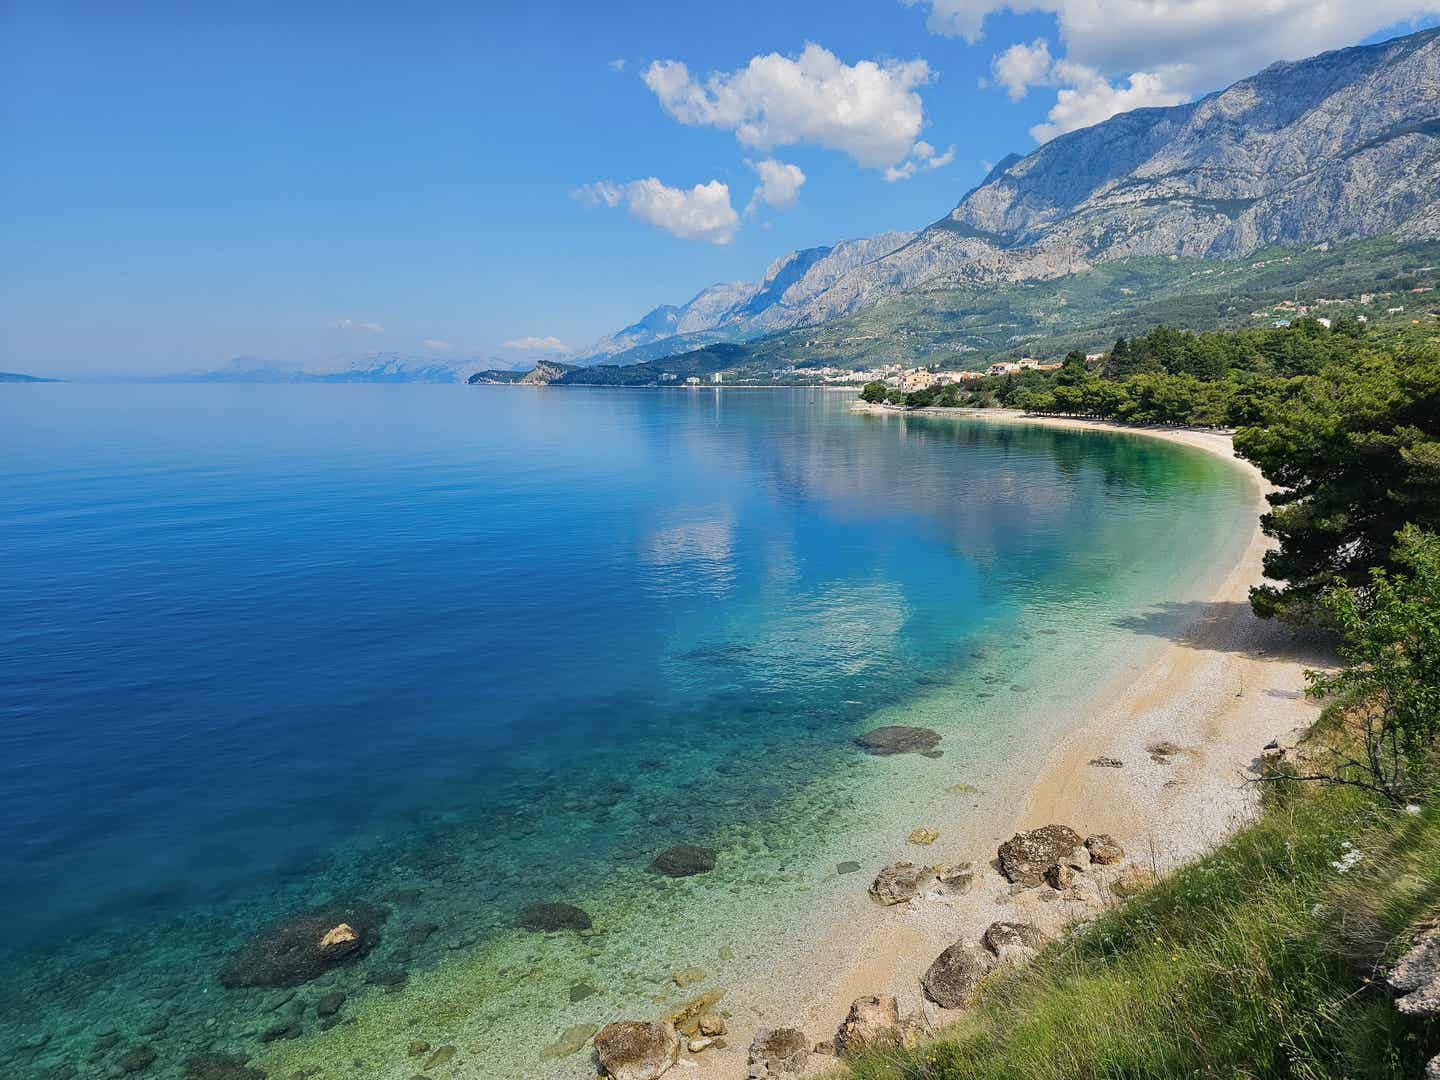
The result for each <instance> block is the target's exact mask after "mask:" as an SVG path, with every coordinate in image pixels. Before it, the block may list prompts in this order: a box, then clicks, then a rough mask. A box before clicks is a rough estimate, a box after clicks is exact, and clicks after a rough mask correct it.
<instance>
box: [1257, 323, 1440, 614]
mask: <svg viewBox="0 0 1440 1080" xmlns="http://www.w3.org/2000/svg"><path fill="white" fill-rule="evenodd" d="M1235 448H1236V450H1237V451H1238V452H1239V453H1240V454H1241V455H1242V456H1243V457H1245V458H1247V459H1248V460H1250V461H1252V462H1254V463H1255V464H1256V465H1258V466H1259V467H1260V470H1261V471H1262V472H1263V473H1264V475H1265V478H1266V479H1267V480H1269V481H1270V482H1271V483H1272V484H1275V485H1276V486H1277V487H1278V488H1279V489H1280V490H1278V491H1276V492H1274V493H1273V494H1271V495H1270V496H1269V500H1270V504H1271V507H1272V509H1271V510H1270V512H1269V513H1267V514H1266V515H1264V517H1263V518H1262V519H1261V520H1262V524H1263V526H1264V529H1265V532H1266V534H1267V535H1269V536H1272V537H1274V538H1275V539H1277V540H1278V541H1279V547H1278V548H1276V549H1275V550H1273V551H1270V552H1268V553H1267V554H1266V556H1265V574H1266V576H1267V577H1268V578H1271V579H1272V580H1274V581H1279V582H1282V583H1283V584H1282V585H1280V586H1270V585H1267V586H1261V587H1259V588H1257V589H1254V590H1252V592H1251V602H1252V603H1253V605H1254V607H1255V610H1256V612H1257V613H1259V614H1260V615H1262V616H1267V617H1268V616H1271V615H1283V616H1287V617H1292V618H1298V619H1306V618H1310V617H1313V616H1314V615H1316V614H1317V612H1318V609H1317V608H1316V601H1317V600H1318V598H1319V595H1320V594H1321V592H1323V591H1324V590H1325V589H1326V588H1328V587H1330V586H1331V585H1334V584H1336V583H1340V584H1348V585H1352V586H1358V585H1361V584H1363V583H1364V582H1366V581H1367V580H1369V576H1370V571H1371V570H1372V569H1373V568H1376V567H1381V568H1391V567H1393V566H1394V561H1395V545H1396V534H1397V533H1398V532H1399V531H1400V529H1401V527H1402V526H1404V525H1405V524H1406V523H1407V522H1412V521H1413V522H1416V523H1417V524H1419V525H1420V526H1421V527H1423V528H1425V529H1428V530H1431V531H1434V530H1435V529H1437V528H1440V348H1437V347H1435V346H1433V345H1429V346H1420V347H1417V348H1414V349H1412V350H1410V351H1408V352H1406V353H1405V354H1404V355H1402V356H1399V357H1395V356H1391V355H1389V354H1387V353H1383V352H1378V351H1373V350H1357V351H1356V352H1355V353H1354V355H1353V356H1352V357H1351V358H1350V359H1349V360H1348V361H1343V362H1335V363H1331V364H1329V365H1327V366H1326V367H1324V368H1323V369H1322V370H1321V371H1320V372H1319V374H1317V375H1315V376H1313V377H1311V378H1309V379H1304V380H1301V381H1300V383H1299V386H1298V389H1297V390H1296V392H1294V393H1293V394H1291V395H1289V396H1288V397H1286V398H1284V399H1283V400H1281V401H1279V402H1277V403H1275V404H1274V405H1272V406H1271V407H1270V408H1268V409H1267V410H1266V415H1265V418H1264V422H1263V423H1260V424H1256V425H1253V426H1250V427H1245V428H1242V429H1241V430H1240V431H1239V432H1238V433H1237V434H1236V437H1235Z"/></svg>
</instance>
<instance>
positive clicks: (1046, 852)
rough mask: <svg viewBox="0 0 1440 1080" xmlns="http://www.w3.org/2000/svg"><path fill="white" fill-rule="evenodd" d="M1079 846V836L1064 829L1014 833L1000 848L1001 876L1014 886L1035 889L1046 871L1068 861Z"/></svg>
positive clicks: (1052, 828)
mask: <svg viewBox="0 0 1440 1080" xmlns="http://www.w3.org/2000/svg"><path fill="white" fill-rule="evenodd" d="M1082 846H1083V845H1082V841H1081V839H1080V834H1079V833H1077V832H1076V831H1075V830H1074V829H1072V828H1070V827H1069V826H1067V825H1046V826H1044V827H1043V828H1039V829H1031V830H1030V831H1029V832H1022V833H1016V834H1015V835H1014V836H1012V837H1011V838H1010V839H1009V840H1006V841H1005V843H1003V844H1001V845H1000V848H999V851H998V853H997V854H998V855H999V857H1000V872H1001V873H1003V874H1004V875H1005V876H1006V878H1008V879H1009V880H1010V881H1013V882H1015V884H1017V885H1026V886H1029V887H1031V888H1034V887H1035V886H1038V885H1039V884H1040V883H1041V882H1042V881H1043V880H1044V879H1045V871H1047V870H1049V869H1050V867H1052V866H1054V865H1056V864H1057V863H1061V862H1066V861H1068V860H1069V859H1070V857H1071V856H1072V855H1073V854H1074V852H1075V850H1076V849H1077V848H1080V847H1082Z"/></svg>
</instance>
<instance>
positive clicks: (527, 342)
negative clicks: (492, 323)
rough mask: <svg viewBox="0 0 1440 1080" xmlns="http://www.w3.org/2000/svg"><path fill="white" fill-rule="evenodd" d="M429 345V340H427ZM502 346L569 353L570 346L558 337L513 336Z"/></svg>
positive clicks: (531, 350)
mask: <svg viewBox="0 0 1440 1080" xmlns="http://www.w3.org/2000/svg"><path fill="white" fill-rule="evenodd" d="M426 344H427V345H428V344H429V342H426ZM500 347H501V348H503V349H519V350H520V351H521V352H550V353H568V352H569V351H570V346H569V345H566V344H565V343H564V342H563V341H561V340H560V339H559V338H557V337H553V336H551V337H536V336H534V335H531V336H528V337H518V338H512V339H511V340H509V341H502V342H501V343H500Z"/></svg>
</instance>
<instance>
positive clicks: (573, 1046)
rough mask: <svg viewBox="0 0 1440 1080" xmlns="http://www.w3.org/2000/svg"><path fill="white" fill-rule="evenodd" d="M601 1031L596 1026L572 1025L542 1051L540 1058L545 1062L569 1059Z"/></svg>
mask: <svg viewBox="0 0 1440 1080" xmlns="http://www.w3.org/2000/svg"><path fill="white" fill-rule="evenodd" d="M599 1030H600V1028H599V1026H598V1025H596V1024H572V1025H571V1026H570V1027H568V1028H566V1029H565V1030H564V1031H562V1032H561V1033H560V1037H559V1038H558V1039H556V1040H555V1041H554V1042H553V1043H551V1044H550V1045H549V1046H547V1047H545V1049H543V1050H541V1051H540V1057H541V1058H542V1059H545V1060H550V1059H554V1058H563V1057H569V1056H570V1055H571V1054H574V1053H577V1052H578V1051H580V1050H581V1049H583V1048H584V1046H585V1044H586V1043H588V1042H589V1041H590V1037H591V1036H592V1035H594V1034H595V1033H596V1032H597V1031H599Z"/></svg>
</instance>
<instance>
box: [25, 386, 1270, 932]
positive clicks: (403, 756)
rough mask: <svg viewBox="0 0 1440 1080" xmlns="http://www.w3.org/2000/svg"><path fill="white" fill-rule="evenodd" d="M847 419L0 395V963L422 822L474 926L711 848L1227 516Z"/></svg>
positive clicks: (652, 401) (402, 856)
mask: <svg viewBox="0 0 1440 1080" xmlns="http://www.w3.org/2000/svg"><path fill="white" fill-rule="evenodd" d="M849 403H850V400H849V398H848V397H847V396H842V395H835V394H827V393H820V392H812V391H774V392H768V391H766V392H759V391H757V392H739V391H735V392H726V393H722V394H717V393H714V392H712V391H708V390H705V391H697V392H682V391H674V392H646V391H641V392H629V391H568V390H567V391H558V390H550V391H533V390H526V389H515V388H482V387H473V388H472V387H371V386H318V387H312V386H295V387H288V386H282V387H272V386H141V387H124V386H116V387H109V386H107V387H95V386H78V385H76V386H72V385H63V384H62V385H44V386H20V387H11V388H7V389H6V390H5V391H4V392H3V394H0V552H3V562H0V881H3V882H4V883H5V888H4V889H3V890H0V949H20V950H24V951H26V952H27V953H30V954H32V955H42V956H43V955H46V953H47V951H50V952H55V951H57V950H58V951H61V952H63V950H64V949H65V948H67V947H68V946H67V945H66V944H65V940H66V939H67V937H69V936H70V935H72V934H73V932H74V930H75V928H76V927H77V926H84V927H86V928H87V932H88V936H90V937H92V938H93V936H94V933H95V931H96V928H100V932H101V933H102V934H105V935H111V936H112V937H113V940H114V941H116V942H120V941H122V940H123V939H124V936H125V935H126V934H128V933H139V932H143V931H144V930H145V929H146V928H147V927H154V926H157V925H161V924H163V923H164V921H165V920H169V919H184V918H186V917H187V916H189V915H191V914H193V913H195V912H206V913H212V914H213V913H216V912H219V913H220V914H221V917H222V919H223V918H229V916H228V915H227V914H225V913H226V912H228V911H230V910H231V909H232V908H233V909H234V910H235V911H237V912H243V914H241V915H240V916H238V917H239V918H240V921H241V922H242V923H243V922H246V921H247V920H248V921H250V922H253V921H254V920H255V919H257V918H259V917H260V916H262V915H263V914H265V913H266V911H267V910H268V909H267V905H271V904H273V905H274V906H283V904H292V903H294V902H296V901H298V900H301V899H304V898H305V897H306V896H307V895H309V893H308V892H307V890H309V891H310V892H313V893H314V894H315V895H316V897H323V896H325V895H328V894H329V893H330V892H332V891H334V890H335V889H337V888H341V887H344V888H355V889H361V890H363V889H367V888H369V889H374V888H377V887H378V886H377V882H379V881H382V880H384V879H385V875H386V874H388V873H392V871H393V872H394V873H396V874H400V875H401V876H403V874H405V873H414V872H416V868H417V866H421V865H422V863H421V862H419V861H417V860H416V857H415V855H414V852H415V850H416V849H417V847H424V846H425V845H424V844H418V845H417V843H416V841H415V838H416V837H417V836H424V837H430V838H433V837H435V836H437V835H441V834H442V833H443V832H444V830H445V829H447V828H451V827H454V828H461V827H466V826H469V827H476V825H477V823H480V827H481V829H482V831H486V832H490V833H493V834H494V836H495V840H494V841H493V844H492V847H494V850H493V851H492V853H491V855H489V856H487V858H486V859H485V860H484V863H483V866H482V867H481V868H480V869H478V870H476V871H475V872H474V873H471V874H469V875H468V876H467V878H466V881H465V888H466V889H468V890H474V895H478V896H480V897H481V898H484V899H493V898H495V897H498V896H500V895H501V894H502V893H504V894H505V895H506V896H513V895H514V889H513V887H512V886H513V882H514V881H515V880H516V872H515V870H514V867H515V865H516V864H517V862H520V861H524V860H529V861H530V863H534V862H535V861H537V860H543V861H544V862H545V863H546V864H547V865H555V866H564V867H565V870H566V874H567V875H569V880H571V881H573V880H574V876H575V875H576V874H585V873H596V874H598V873H601V872H602V869H603V867H605V866H606V865H612V864H613V863H614V862H615V861H616V860H625V859H633V858H635V857H636V856H637V853H639V852H642V851H648V850H651V849H653V848H655V847H656V846H657V845H659V846H663V845H664V844H666V843H673V842H675V841H676V840H677V839H685V838H689V837H693V836H696V835H699V834H706V835H713V834H714V832H715V830H716V829H719V828H722V827H723V826H724V825H725V823H726V822H733V821H735V820H736V819H738V818H741V817H745V816H751V817H755V816H760V815H764V814H765V813H766V812H767V810H768V809H769V808H771V807H774V806H777V805H779V804H780V803H781V802H782V801H783V799H784V798H785V797H786V796H787V794H788V793H789V791H790V790H791V788H792V787H793V785H794V783H795V782H796V777H798V776H799V775H801V774H800V773H799V772H797V770H796V766H798V765H800V764H803V765H804V766H805V767H806V768H807V769H811V770H813V769H816V768H823V767H824V766H825V763H826V761H827V760H828V757H827V755H829V754H831V753H832V752H833V753H838V752H840V751H841V749H842V748H844V747H845V746H846V744H847V741H848V738H849V736H850V735H852V734H853V733H854V731H855V730H858V728H857V725H860V724H862V723H863V721H864V718H865V716H866V715H867V714H868V713H869V712H871V711H872V710H874V709H875V708H877V707H879V706H882V705H885V704H889V703H893V702H895V701H897V700H903V699H904V698H905V697H906V695H909V694H914V693H917V692H920V691H921V690H922V689H923V688H924V687H925V686H926V685H927V683H928V682H929V681H930V680H933V679H934V678H936V677H938V676H939V675H941V674H944V673H950V672H953V671H954V670H955V669H956V668H957V666H961V667H963V665H965V664H973V663H978V662H979V661H977V660H975V659H973V657H974V656H978V655H980V654H979V653H977V652H975V651H974V649H975V645H976V643H977V642H981V641H984V640H986V639H987V635H995V634H1002V633H1003V632H1004V629H1005V627H1006V626H1007V625H1009V624H1010V623H1011V622H1012V621H1013V620H1014V619H1016V618H1017V617H1019V615H1020V614H1022V613H1024V612H1026V611H1027V610H1031V609H1033V608H1035V607H1036V605H1042V604H1054V605H1056V607H1057V610H1059V611H1062V612H1063V610H1064V607H1065V605H1067V604H1075V605H1082V606H1083V605H1084V604H1085V603H1087V602H1091V601H1093V602H1096V603H1099V602H1101V599H1102V598H1103V597H1104V596H1106V595H1107V594H1112V593H1113V592H1114V590H1115V588H1116V587H1117V585H1116V583H1118V582H1123V581H1125V580H1128V579H1129V578H1130V577H1131V576H1133V575H1135V574H1137V573H1141V572H1142V571H1148V572H1153V573H1155V574H1156V575H1161V574H1163V573H1166V572H1172V571H1173V569H1174V567H1175V566H1176V565H1179V564H1180V563H1182V562H1183V561H1184V560H1185V559H1187V558H1193V557H1194V555H1195V552H1196V550H1197V547H1198V548H1203V545H1204V542H1205V537H1206V529H1207V528H1218V527H1219V526H1216V525H1214V522H1216V521H1221V520H1222V519H1223V520H1224V521H1226V522H1228V521H1229V520H1230V518H1228V517H1226V515H1227V514H1228V515H1232V516H1233V514H1234V512H1235V511H1236V508H1237V507H1240V506H1242V504H1243V500H1242V499H1241V497H1240V496H1239V495H1238V494H1237V491H1238V485H1237V484H1236V483H1235V482H1234V481H1233V479H1232V478H1229V477H1228V476H1227V475H1226V474H1225V472H1224V469H1223V467H1222V466H1219V465H1217V464H1215V463H1213V462H1210V461H1208V460H1204V459H1201V458H1200V457H1199V456H1198V455H1195V454H1193V453H1187V452H1184V451H1180V450H1177V449H1175V448H1173V447H1170V446H1166V445H1163V444H1159V443H1156V442H1154V441H1149V440H1143V439H1138V438H1116V437H1114V436H1107V435H1096V434H1088V433H1085V434H1076V433H1071V432H1057V431H1050V430H1042V429H1034V428H1016V427H1003V426H989V425H985V424H955V423H952V422H950V421H946V420H940V421H932V422H926V421H922V420H915V419H910V420H907V421H905V422H904V423H899V422H894V421H889V420H877V419H876V418H873V417H864V416H856V415H852V414H850V413H848V411H847V410H848V406H849ZM1207 523H1209V524H1207ZM1087 598H1088V599H1087ZM787 768H788V770H789V771H787ZM635 792H643V793H644V794H645V798H644V805H643V806H631V805H630V804H629V802H627V799H628V798H629V797H630V796H631V795H632V793H635ZM666 793H668V794H669V795H671V796H677V797H679V801H680V802H682V803H683V806H684V809H683V812H682V813H680V814H679V815H678V816H676V815H660V814H656V813H655V812H654V807H655V806H656V804H657V801H658V799H659V798H661V797H663V796H665V795H666ZM522 819H523V824H522V823H521V822H522ZM512 840H513V844H514V846H515V848H516V851H515V852H511V851H510V850H509V848H507V847H505V846H504V845H506V844H508V843H511V841H512ZM428 842H429V841H427V843H428ZM522 844H523V845H524V848H525V851H524V853H523V855H522V854H521V853H520V851H519V848H520V845H522ZM496 845H499V846H498V847H496ZM431 847H433V844H432V845H431ZM460 857H461V858H463V855H462V856H460ZM407 860H408V861H407ZM432 861H433V860H432ZM395 867H400V869H399V870H395V869H394V868H395ZM431 869H433V867H431ZM436 873H437V874H439V875H440V876H442V877H443V873H441V871H436ZM488 873H493V874H494V880H493V881H491V882H487V881H486V880H485V879H484V877H485V875H486V874H488ZM532 873H538V876H536V877H535V887H536V890H537V893H536V895H537V898H543V897H545V896H547V895H548V894H547V893H546V891H545V890H546V889H547V888H549V886H548V885H547V884H546V879H545V877H544V874H543V872H532ZM307 875H312V876H313V879H314V881H315V882H316V884H314V885H313V886H311V885H310V884H309V883H310V881H311V880H312V878H311V877H307ZM477 878H478V880H477ZM322 879H323V884H322V883H321V881H322ZM527 880H528V879H527ZM272 897H283V899H274V900H273V901H272ZM521 898H522V899H523V897H521ZM508 917H509V912H508V911H500V912H498V913H497V914H496V915H495V922H496V924H497V925H498V924H500V923H502V922H503V921H504V920H505V919H507V918H508ZM36 950H38V951H39V952H38V954H37V953H36Z"/></svg>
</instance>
